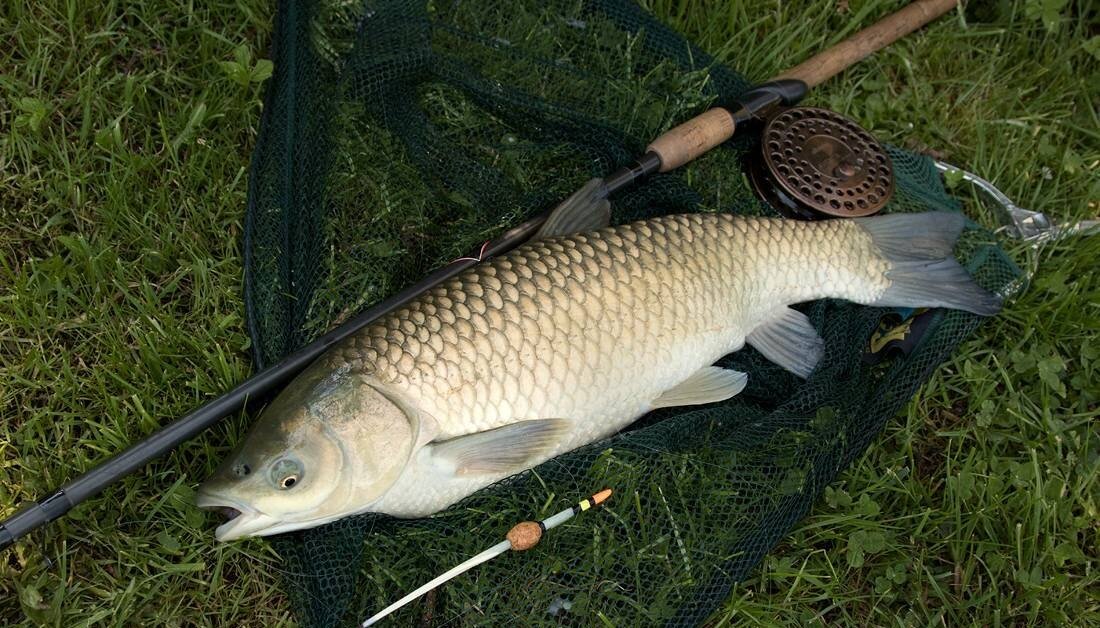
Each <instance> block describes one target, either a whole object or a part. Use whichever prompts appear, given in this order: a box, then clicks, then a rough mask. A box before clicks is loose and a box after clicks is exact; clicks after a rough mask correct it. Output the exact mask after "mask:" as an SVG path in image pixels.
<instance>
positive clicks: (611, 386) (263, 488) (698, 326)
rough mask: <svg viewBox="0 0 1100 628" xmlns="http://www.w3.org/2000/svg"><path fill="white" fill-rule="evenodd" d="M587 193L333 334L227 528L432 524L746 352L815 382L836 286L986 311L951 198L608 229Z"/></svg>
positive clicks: (242, 484) (254, 457)
mask: <svg viewBox="0 0 1100 628" xmlns="http://www.w3.org/2000/svg"><path fill="white" fill-rule="evenodd" d="M609 215H610V207H609V205H608V202H607V200H606V198H604V197H603V195H602V194H601V193H600V190H599V188H597V187H596V186H593V185H588V186H585V187H584V188H582V189H581V190H579V191H578V192H577V193H576V194H575V195H574V196H573V197H571V198H570V199H568V200H567V201H566V202H565V203H563V204H562V205H561V206H560V207H559V208H558V209H557V210H556V211H555V212H554V213H553V214H552V215H551V216H550V217H549V218H548V219H547V221H546V222H545V223H544V225H543V227H542V228H541V230H540V231H539V232H538V233H537V234H536V235H535V236H534V237H533V238H532V239H531V240H529V241H528V242H526V243H524V244H522V245H520V246H518V247H517V248H515V249H513V250H511V251H510V252H508V253H506V254H502V255H499V256H497V257H495V258H492V259H489V260H486V261H483V262H482V263H480V264H477V265H475V266H473V267H471V268H470V269H468V270H466V271H464V272H462V273H460V274H458V275H457V276H456V277H454V278H452V279H449V280H446V281H444V282H443V283H441V284H439V285H437V286H435V287H434V288H432V289H430V290H428V291H427V292H425V293H423V294H422V295H420V296H419V297H417V298H415V299H413V300H411V301H410V302H408V303H407V304H406V305H404V306H402V307H400V308H398V309H397V310H395V311H394V312H392V313H391V314H389V315H388V316H385V317H383V318H382V319H380V320H378V321H376V322H374V323H372V324H370V325H368V326H367V327H365V328H364V329H362V330H360V331H358V332H356V333H355V334H353V335H351V336H349V337H348V338H346V339H344V340H343V341H341V342H339V343H337V344H336V345H334V346H333V347H332V348H330V349H329V350H328V351H327V352H326V353H325V354H323V355H322V356H321V357H320V358H318V360H317V361H316V362H314V363H313V364H311V365H310V366H309V367H308V368H307V369H306V370H305V371H303V372H302V373H301V374H300V375H299V376H298V377H296V378H295V379H294V380H293V381H292V382H291V383H290V384H289V385H288V386H287V387H286V388H285V389H284V390H283V391H282V392H281V393H280V394H278V395H277V396H276V398H275V399H274V400H273V401H272V402H271V403H270V404H269V405H268V407H266V408H265V409H264V410H263V411H262V413H261V415H260V416H259V418H258V419H257V421H256V423H255V425H254V426H253V427H252V428H251V430H250V431H249V433H248V434H247V435H246V436H245V438H244V439H243V441H242V443H241V445H240V446H239V448H238V449H237V450H236V451H235V452H234V453H233V454H231V455H230V456H229V457H228V458H227V459H226V460H225V461H224V462H223V463H222V464H221V466H220V467H219V468H218V470H217V471H216V472H215V473H214V475H213V476H211V477H210V478H209V479H208V480H207V481H206V482H205V483H204V484H203V485H202V486H201V487H200V490H199V491H198V498H197V504H198V506H199V507H201V508H205V509H211V510H220V511H222V512H223V513H225V514H226V515H227V516H228V517H229V518H228V520H227V521H225V522H224V523H222V524H221V525H219V526H218V527H217V529H216V531H215V536H216V538H217V539H219V540H221V541H228V540H233V539H239V538H242V537H247V536H265V535H271V534H279V533H283V532H289V531H293V530H300V529H305V528H311V527H314V526H318V525H322V524H324V523H328V522H331V521H334V520H337V519H341V518H343V517H347V516H351V515H355V514H361V513H368V512H373V513H382V514H386V515H391V516H394V517H401V518H415V517H424V516H429V515H432V514H434V513H437V512H439V511H441V510H443V509H446V508H447V507H449V506H451V505H453V504H455V503H456V502H458V501H459V500H461V499H462V498H464V497H466V496H468V495H470V494H472V493H474V492H476V491H477V490H479V489H481V488H483V487H485V486H487V485H489V484H491V483H493V482H496V481H498V480H501V479H503V478H506V477H509V476H512V475H514V474H517V473H521V472H524V471H526V470H528V469H531V468H532V467H534V466H536V465H538V464H540V463H542V462H544V461H546V460H549V459H551V458H553V457H554V456H557V455H559V454H562V453H564V452H568V451H570V450H572V449H575V448H577V447H580V446H583V445H586V444H589V443H592V442H596V441H599V440H601V439H604V438H607V437H609V436H611V435H613V434H615V433H616V432H619V431H621V430H622V429H624V428H626V427H627V426H629V425H630V424H631V423H632V422H634V421H635V420H636V419H638V418H639V417H640V416H642V415H644V414H646V413H647V412H650V411H652V410H655V409H658V408H664V407H670V406H690V405H700V404H708V403H714V402H719V401H723V400H726V399H729V398H731V397H733V396H734V395H737V394H738V393H739V392H741V391H742V390H743V389H744V388H745V386H746V383H747V381H748V377H749V374H747V373H742V372H738V371H735V370H732V369H727V368H722V367H719V366H715V362H717V361H718V360H719V359H721V358H722V357H723V356H725V355H727V354H730V353H733V352H736V351H738V350H740V349H742V348H743V347H744V346H745V345H749V346H752V347H754V348H755V349H756V350H758V351H759V352H760V353H761V354H763V356H764V357H766V358H767V359H768V360H770V361H772V362H774V363H775V364H777V365H779V366H781V367H783V368H785V369H786V370H788V371H790V372H791V373H794V374H795V375H797V376H798V377H800V378H803V379H805V378H808V377H809V376H810V375H811V374H812V372H813V370H814V368H815V366H816V365H817V364H818V362H819V361H820V360H821V358H822V354H823V351H824V343H823V341H822V339H821V336H820V335H819V334H818V332H817V330H816V329H815V328H814V326H813V324H812V323H811V322H810V320H809V319H808V317H807V316H806V315H805V314H803V313H801V312H800V311H798V310H797V309H794V308H792V307H791V305H796V304H799V303H804V302H808V301H813V300H817V299H823V298H834V299H845V300H848V301H851V302H854V303H858V304H864V305H870V306H882V307H943V308H953V309H959V310H965V311H968V312H972V313H974V314H978V315H982V316H990V315H993V314H995V313H996V312H997V311H999V309H1000V307H1001V298H1000V297H999V296H998V295H995V294H992V293H990V292H988V291H986V290H984V289H983V288H981V287H980V286H979V285H978V284H977V283H975V281H974V279H973V278H972V277H971V276H970V274H969V273H968V272H967V271H966V269H965V268H964V267H963V266H962V265H960V264H959V263H958V262H957V261H956V260H955V258H954V256H953V254H952V251H953V248H954V245H955V242H956V240H957V238H958V237H959V235H960V233H961V232H962V231H963V229H964V227H965V226H966V219H965V218H964V217H963V216H962V215H961V214H958V213H953V212H928V213H919V214H886V215H880V216H874V217H869V218H858V219H845V220H822V221H813V222H804V221H796V220H788V219H780V218H766V217H741V216H734V215H729V214H723V213H695V214H684V215H667V216H662V217H658V218H652V219H649V220H642V221H637V222H631V223H628V224H622V225H618V226H609V225H608V219H609Z"/></svg>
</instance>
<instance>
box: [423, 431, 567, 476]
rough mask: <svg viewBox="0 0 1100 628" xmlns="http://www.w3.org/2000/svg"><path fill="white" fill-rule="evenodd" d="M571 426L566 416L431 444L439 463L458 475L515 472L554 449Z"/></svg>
mask: <svg viewBox="0 0 1100 628" xmlns="http://www.w3.org/2000/svg"><path fill="white" fill-rule="evenodd" d="M571 426H572V423H571V422H570V421H567V420H565V419H538V420H533V421H520V422H518V423H513V424H512V425H506V426H504V427H498V428H496V429H492V430H487V431H484V432H478V433H476V434H467V435H465V436H459V437H457V438H452V439H450V440H446V441H442V442H439V443H432V444H430V445H428V447H429V448H430V453H431V456H432V458H433V460H434V462H435V463H436V465H437V466H438V467H439V468H440V469H441V470H444V471H447V472H450V473H453V474H454V475H478V474H483V473H484V474H500V473H512V472H518V471H522V470H523V469H527V468H529V467H530V466H531V464H532V461H534V460H537V459H538V458H539V457H541V456H544V455H546V454H548V453H549V452H550V451H552V450H553V449H554V447H555V446H556V445H557V444H558V443H560V442H561V441H562V439H564V438H565V436H566V434H567V433H568V432H569V429H570V427H571Z"/></svg>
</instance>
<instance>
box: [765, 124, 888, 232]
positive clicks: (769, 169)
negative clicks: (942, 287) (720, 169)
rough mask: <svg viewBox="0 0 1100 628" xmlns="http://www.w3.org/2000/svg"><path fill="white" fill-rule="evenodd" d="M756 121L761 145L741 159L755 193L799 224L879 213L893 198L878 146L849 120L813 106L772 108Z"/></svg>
mask: <svg viewBox="0 0 1100 628" xmlns="http://www.w3.org/2000/svg"><path fill="white" fill-rule="evenodd" d="M768 114H769V115H766V117H763V118H762V119H761V118H758V119H759V120H760V122H761V123H762V124H763V129H761V133H760V142H759V144H758V146H757V148H756V150H754V151H750V152H749V153H748V154H747V155H746V156H745V170H746V172H747V173H748V177H749V181H750V182H751V184H752V187H753V190H754V191H755V192H756V193H757V195H758V196H759V197H760V198H761V199H762V200H764V201H765V202H767V203H768V204H769V205H771V206H772V207H774V208H775V209H776V210H777V211H778V212H779V213H780V214H782V215H784V216H786V217H788V218H796V219H799V220H819V219H823V218H859V217H862V216H870V215H872V214H875V213H878V212H879V211H880V210H882V208H883V207H885V206H886V203H887V202H888V201H889V200H890V197H891V196H893V194H894V169H893V164H892V163H891V162H890V157H889V156H888V155H887V154H886V150H885V149H884V148H883V146H882V144H880V143H879V142H878V140H876V139H875V138H874V137H873V136H872V135H871V134H870V133H868V132H867V131H866V130H864V129H863V128H861V127H860V126H859V124H857V123H856V122H855V121H854V120H851V119H849V118H846V117H844V116H842V115H840V114H838V113H836V112H834V111H829V110H828V109H820V108H817V107H775V108H772V109H771V110H770V111H768Z"/></svg>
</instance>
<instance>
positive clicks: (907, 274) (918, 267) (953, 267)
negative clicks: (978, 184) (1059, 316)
mask: <svg viewBox="0 0 1100 628" xmlns="http://www.w3.org/2000/svg"><path fill="white" fill-rule="evenodd" d="M855 222H856V223H857V224H858V225H859V226H860V227H862V228H863V229H864V230H866V231H867V233H868V234H869V235H870V236H871V240H872V241H873V242H874V245H875V247H876V248H877V249H878V251H879V253H880V254H881V255H882V257H883V258H885V259H886V260H887V261H888V262H889V263H890V269H889V270H888V271H887V272H886V278H887V279H888V280H889V281H890V287H889V288H887V289H886V291H885V292H884V293H883V294H882V295H881V296H880V297H879V298H878V299H877V300H876V301H874V302H873V303H872V305H879V306H885V307H946V308H952V309H957V310H966V311H967V312H973V313H974V314H979V315H982V316H991V315H993V314H996V313H997V312H998V311H1000V309H1001V298H1000V297H998V296H997V295H995V294H992V293H990V292H988V291H987V290H985V289H984V288H982V287H981V286H979V285H978V284H977V283H976V282H975V281H974V279H973V278H972V277H971V276H970V273H968V272H967V271H966V269H965V268H963V267H962V265H961V264H959V263H958V262H957V261H956V260H955V257H954V255H953V254H952V250H953V249H954V248H955V242H956V240H958V238H959V234H960V233H962V230H963V228H964V227H965V226H966V218H965V217H964V216H963V215H962V214H959V213H955V212H924V213H919V214H889V215H885V216H873V217H870V218H857V219H855Z"/></svg>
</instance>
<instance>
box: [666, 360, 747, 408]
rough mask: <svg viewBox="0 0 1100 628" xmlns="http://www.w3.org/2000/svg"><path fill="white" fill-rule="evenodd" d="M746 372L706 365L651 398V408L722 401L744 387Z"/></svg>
mask: <svg viewBox="0 0 1100 628" xmlns="http://www.w3.org/2000/svg"><path fill="white" fill-rule="evenodd" d="M748 381H749V376H748V374H747V373H742V372H740V371H734V370H731V369H724V368H721V367H718V366H706V367H703V368H701V369H699V370H698V371H696V372H695V373H694V374H693V375H692V376H691V377H689V378H687V379H685V380H684V381H682V382H680V383H679V384H677V385H676V386H673V387H672V388H670V389H668V390H666V391H665V392H664V393H662V394H661V396H660V397H657V398H656V399H654V400H653V404H652V405H651V407H652V408H667V407H670V406H697V405H700V404H704V403H714V402H715V401H724V400H726V399H729V398H730V397H732V396H734V395H736V394H737V393H739V392H741V391H742V390H744V389H745V384H747V383H748Z"/></svg>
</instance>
